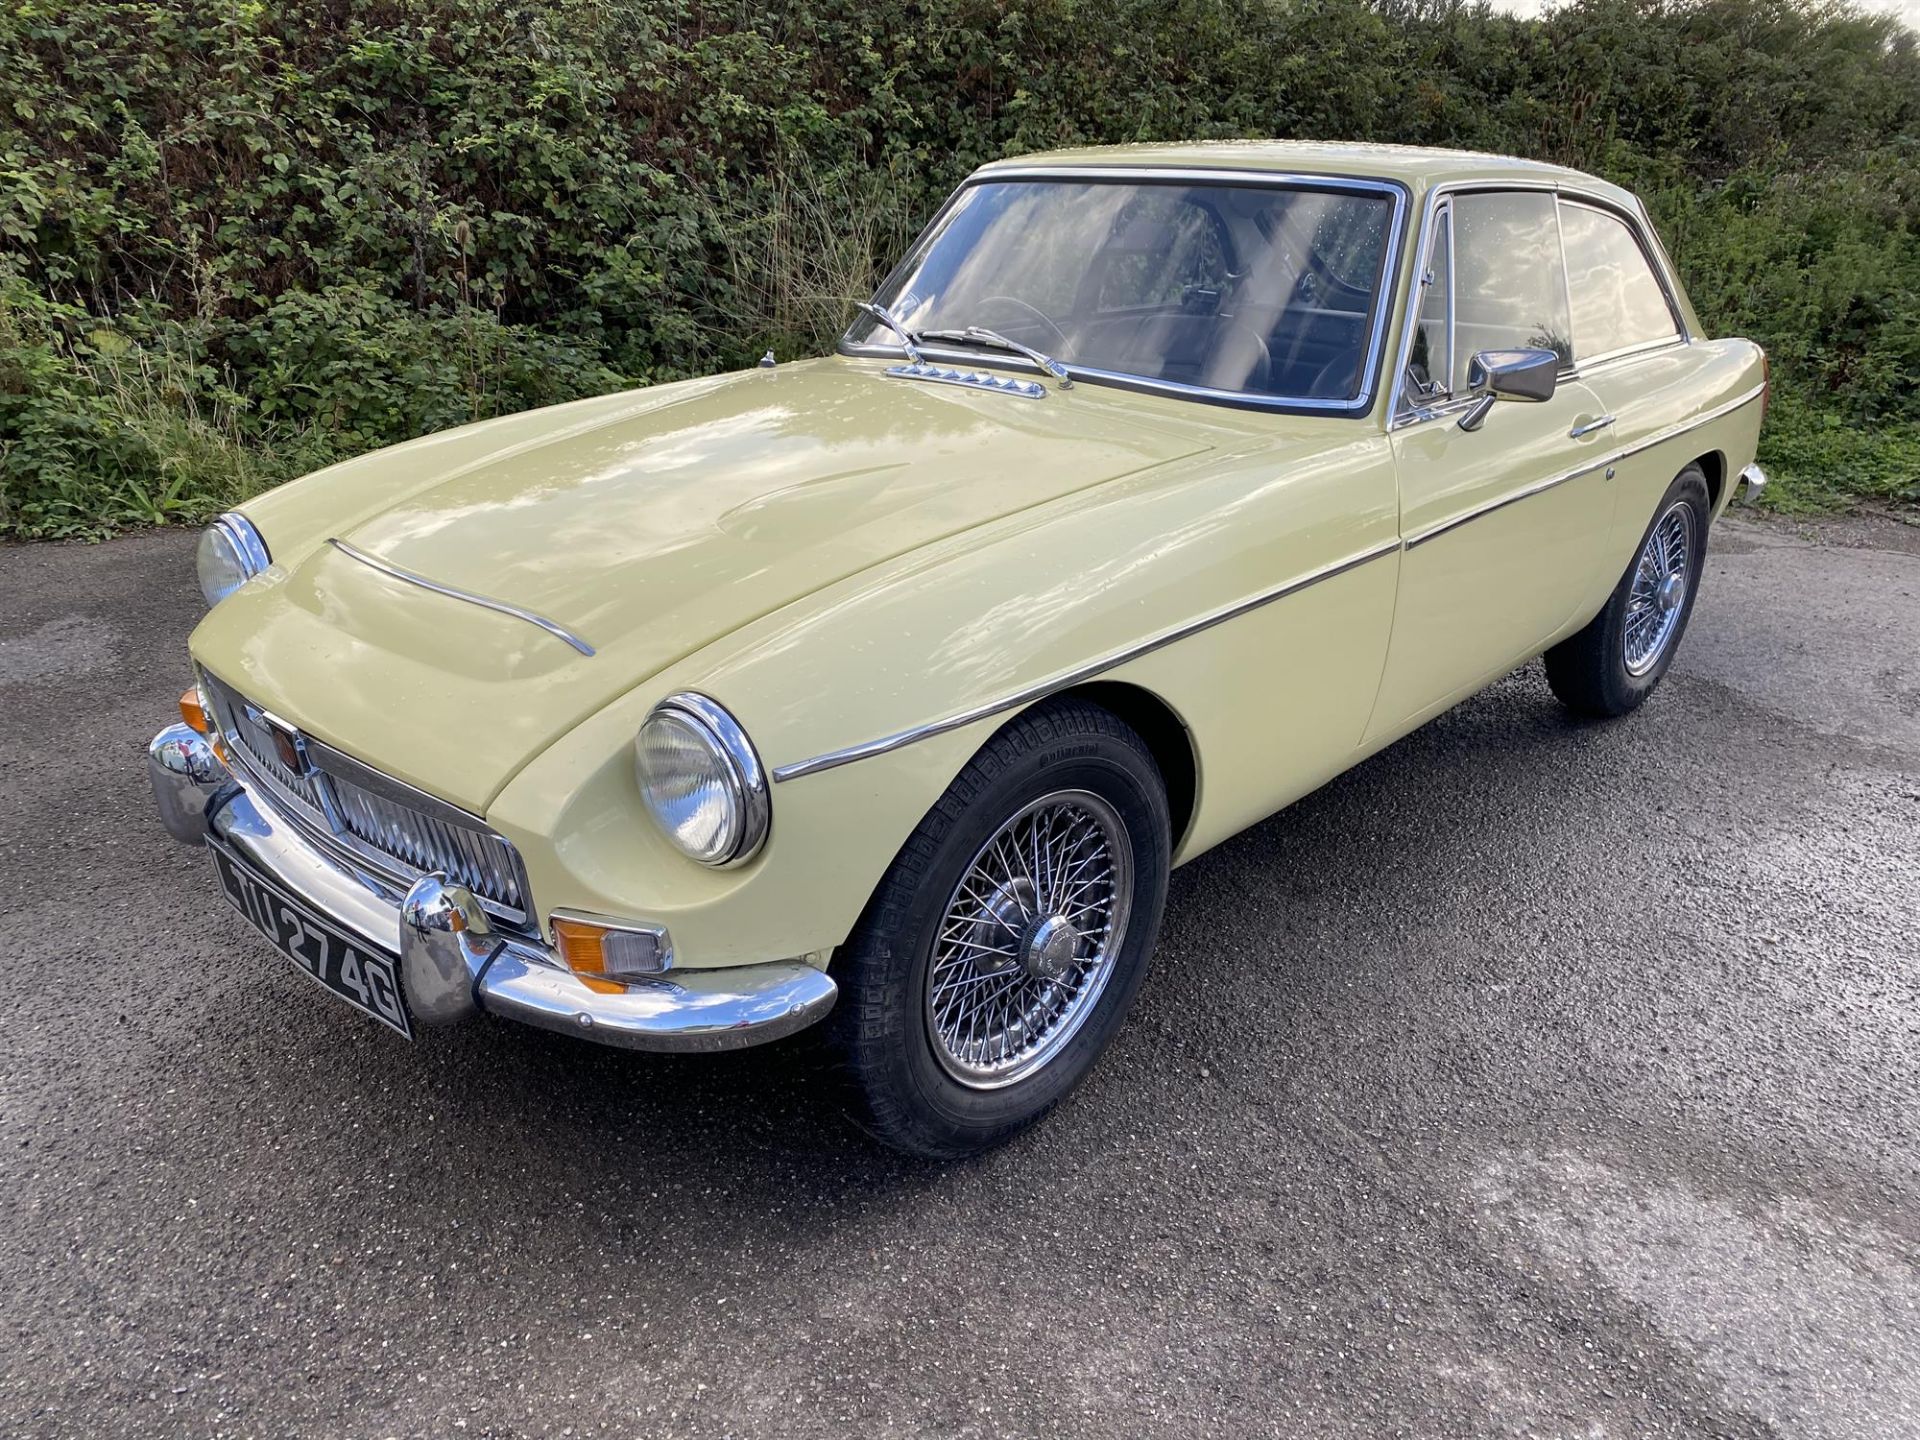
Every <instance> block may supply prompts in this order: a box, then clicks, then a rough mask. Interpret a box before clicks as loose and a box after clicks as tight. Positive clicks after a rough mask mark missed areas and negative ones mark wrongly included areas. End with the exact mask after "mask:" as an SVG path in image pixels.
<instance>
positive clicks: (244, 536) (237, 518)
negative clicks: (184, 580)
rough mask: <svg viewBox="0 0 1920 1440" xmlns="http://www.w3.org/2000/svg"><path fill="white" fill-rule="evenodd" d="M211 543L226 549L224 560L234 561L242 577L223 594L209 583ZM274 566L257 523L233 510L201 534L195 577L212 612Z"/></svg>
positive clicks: (201, 594)
mask: <svg viewBox="0 0 1920 1440" xmlns="http://www.w3.org/2000/svg"><path fill="white" fill-rule="evenodd" d="M208 544H213V545H218V546H224V547H225V551H226V553H225V556H224V557H223V558H224V559H225V560H227V561H230V562H231V564H232V566H233V568H234V570H235V571H237V573H238V575H239V579H238V580H236V581H235V582H234V583H233V584H232V585H230V586H228V587H227V588H226V589H224V590H221V591H219V593H218V594H216V593H214V589H213V587H211V586H209V585H208V583H207V575H206V566H205V564H204V561H205V558H206V553H205V548H204V547H205V546H207V545H208ZM272 563H273V557H272V556H271V555H270V554H268V553H267V542H266V541H265V540H263V539H262V538H261V536H260V532H259V531H258V530H256V529H255V528H254V526H253V522H252V521H251V520H249V519H247V517H246V516H244V515H242V514H240V513H239V512H237V511H233V510H229V511H227V512H226V513H225V514H223V515H219V516H217V517H215V519H214V522H213V523H212V524H211V525H209V526H207V528H206V529H205V531H203V532H202V533H201V536H200V548H199V549H197V550H196V553H195V555H194V570H195V578H196V579H197V580H198V581H199V582H200V596H201V598H202V599H204V600H205V601H206V602H207V608H208V609H212V608H213V607H214V606H215V605H218V604H219V603H220V602H221V601H222V600H224V599H226V598H227V597H228V596H229V595H231V594H233V592H234V591H235V590H238V589H239V588H240V587H241V586H242V585H244V584H246V583H247V581H249V580H251V579H253V577H254V576H256V575H258V574H260V573H261V572H263V571H264V570H265V569H266V568H267V567H268V566H269V565H271V564H272Z"/></svg>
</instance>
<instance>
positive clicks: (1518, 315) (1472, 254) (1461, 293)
mask: <svg viewBox="0 0 1920 1440" xmlns="http://www.w3.org/2000/svg"><path fill="white" fill-rule="evenodd" d="M1451 203H1452V206H1453V252H1454V253H1453V257H1452V258H1453V266H1454V280H1453V285H1454V302H1453V303H1454V347H1453V348H1454V354H1453V377H1452V383H1451V384H1450V385H1449V387H1448V388H1449V389H1450V390H1451V391H1452V392H1453V393H1454V394H1456V395H1464V394H1466V392H1467V366H1468V364H1469V362H1470V361H1471V360H1472V358H1473V356H1474V354H1475V352H1476V351H1480V350H1551V351H1553V352H1554V353H1555V354H1557V355H1559V357H1560V359H1561V362H1562V363H1563V364H1568V365H1571V364H1572V363H1573V343H1572V339H1571V335H1572V328H1573V327H1572V324H1571V321H1570V320H1569V317H1568V315H1567V287H1566V280H1565V272H1564V269H1563V267H1562V265H1561V261H1560V219H1559V215H1558V213H1557V205H1556V202H1555V200H1554V197H1553V195H1552V194H1551V193H1550V192H1548V191H1544V190H1526V191H1507V192H1470V193H1467V194H1462V195H1456V196H1454V197H1453V199H1452V201H1451Z"/></svg>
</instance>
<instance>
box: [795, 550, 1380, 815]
mask: <svg viewBox="0 0 1920 1440" xmlns="http://www.w3.org/2000/svg"><path fill="white" fill-rule="evenodd" d="M1399 550H1400V542H1399V541H1398V540H1388V541H1385V542H1383V543H1382V544H1379V545H1375V546H1373V547H1372V548H1371V549H1368V550H1362V551H1361V552H1360V553H1359V554H1357V555H1349V556H1348V557H1347V558H1346V559H1344V560H1337V561H1335V562H1334V563H1333V564H1331V565H1324V566H1322V567H1321V568H1320V569H1318V570H1310V571H1308V572H1307V573H1306V574H1305V575H1301V576H1299V577H1297V578H1295V579H1293V580H1289V581H1288V582H1287V583H1286V584H1284V585H1280V586H1277V587H1275V588H1274V589H1272V590H1263V591H1261V592H1260V593H1259V594H1256V595H1251V596H1249V597H1248V598H1247V599H1245V600H1238V601H1235V602H1234V603H1233V604H1231V605H1229V606H1227V607H1226V608H1225V609H1222V610H1215V611H1212V612H1211V613H1209V614H1206V615H1202V616H1200V617H1199V618H1198V619H1196V620H1189V621H1188V622H1187V623H1186V624H1184V625H1181V626H1178V627H1177V628H1175V629H1172V630H1167V631H1163V632H1162V633H1160V634H1159V635H1156V636H1154V637H1153V638H1152V639H1151V640H1143V641H1141V642H1140V643H1139V644H1137V645H1130V646H1128V647H1127V648H1126V649H1124V650H1119V651H1116V652H1115V653H1113V654H1111V655H1109V656H1107V657H1106V658H1105V659H1102V660H1095V661H1093V662H1092V663H1091V664H1088V665H1082V666H1080V667H1079V668H1078V669H1076V670H1069V671H1067V672H1066V673H1065V674H1063V675H1056V676H1054V677H1053V678H1052V679H1050V680H1042V681H1040V682H1039V683H1037V684H1034V685H1029V686H1028V687H1027V688H1026V689H1024V690H1019V691H1016V692H1015V693H1013V694H1012V695H1007V696H1004V697H1002V698H1001V699H998V700H991V701H988V702H987V703H986V704H984V705H976V706H974V707H973V708H972V709H970V710H962V711H961V712H959V713H958V714H956V715H949V716H947V717H946V718H945V719H943V720H934V721H931V722H929V723H928V724H925V725H916V726H914V727H913V728H912V729H911V730H901V731H898V732H897V733H895V734H892V735H883V736H881V737H880V738H879V739H878V740H869V741H867V742H866V743H865V744H862V745H849V746H848V747H847V748H846V749H844V750H829V751H828V752H827V753H826V754H824V755H816V756H814V757H813V758H812V759H811V760H796V761H794V762H793V763H792V764H790V765H781V766H778V767H776V768H775V770H774V772H773V778H774V780H775V781H776V782H779V781H783V780H798V779H799V778H800V777H801V776H803V775H813V774H816V773H818V772H819V771H822V770H832V769H835V768H837V767H838V766H841V765H851V764H852V763H853V762H854V761H856V760H865V759H867V758H868V757H869V756H873V755H885V754H887V753H888V752H889V751H892V750H899V749H901V748H903V747H904V746H908V745H911V744H913V743H914V742H915V741H917V740H926V739H930V738H932V737H933V736H935V735H944V734H946V733H947V732H948V731H950V730H960V729H964V728H965V727H966V726H968V725H972V724H974V723H976V722H978V721H981V720H986V719H990V718H991V717H993V716H995V715H1000V714H1004V713H1005V712H1006V711H1008V710H1017V709H1019V708H1020V707H1021V706H1023V705H1031V704H1033V703H1034V702H1035V701H1037V700H1044V699H1046V698H1047V696H1049V695H1054V694H1058V693H1059V692H1060V691H1062V690H1066V689H1069V688H1071V687H1072V686H1075V685H1079V684H1081V683H1083V682H1085V681H1087V680H1091V679H1093V678H1094V677H1095V676H1096V675H1102V674H1104V673H1106V672H1107V671H1109V670H1113V669H1117V668H1118V667H1120V666H1122V665H1125V664H1127V663H1128V662H1129V661H1132V660H1138V659H1139V658H1140V657H1141V656H1143V655H1151V654H1152V653H1153V652H1154V651H1156V650H1163V649H1165V648H1166V647H1167V646H1169V645H1171V644H1173V643H1174V642H1175V641H1178V640H1184V639H1186V638H1187V637H1188V636H1189V635H1197V634H1199V633H1200V632H1201V631H1202V630H1211V629H1212V628H1213V627H1214V626H1216V625H1224V624H1226V622H1227V621H1229V620H1236V619H1238V618H1239V617H1240V616H1242V615H1245V614H1247V613H1248V612H1250V611H1253V610H1258V609H1260V608H1261V607H1262V606H1264V605H1271V604H1272V603H1273V602H1274V601H1276V600H1284V599H1285V598H1286V597H1287V596H1289V595H1295V594H1298V593H1299V592H1300V591H1302V590H1305V589H1307V588H1308V587H1309V586H1312V585H1318V584H1319V583H1320V582H1321V581H1322V580H1331V579H1333V578H1334V576H1336V575H1344V574H1346V573H1347V572H1348V571H1349V570H1357V569H1358V568H1359V567H1360V566H1362V565H1365V564H1368V563H1369V562H1371V561H1374V560H1380V559H1384V558H1385V557H1386V556H1388V555H1394V554H1398V553H1399Z"/></svg>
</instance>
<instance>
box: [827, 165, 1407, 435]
mask: <svg viewBox="0 0 1920 1440" xmlns="http://www.w3.org/2000/svg"><path fill="white" fill-rule="evenodd" d="M1012 180H1038V181H1047V180H1065V181H1076V182H1083V183H1092V184H1102V183H1104V184H1160V185H1166V184H1190V185H1225V186H1236V187H1251V188H1265V189H1274V190H1332V191H1338V192H1343V193H1347V194H1355V195H1378V196H1384V197H1385V198H1386V199H1387V200H1389V201H1390V202H1391V203H1392V205H1393V218H1392V220H1391V222H1390V225H1391V228H1390V229H1389V231H1388V235H1387V249H1386V253H1385V254H1384V255H1383V256H1382V257H1381V264H1380V278H1379V282H1378V288H1377V290H1376V293H1375V295H1374V302H1373V317H1372V321H1371V323H1370V325H1369V327H1368V333H1367V355H1366V363H1365V364H1364V365H1363V366H1362V367H1361V383H1360V391H1359V393H1358V394H1357V395H1354V396H1352V397H1350V398H1348V399H1344V400H1330V399H1314V398H1312V397H1308V396H1284V395H1248V394H1244V393H1242V392H1241V391H1238V390H1215V389H1210V388H1208V387H1207V386H1204V385H1183V384H1181V383H1179V382H1178V381H1173V380H1157V379H1154V378H1153V377H1152V376H1148V375H1132V374H1128V373H1127V372H1125V371H1119V370H1100V369H1095V368H1093V367H1090V366H1085V365H1077V364H1074V363H1073V362H1071V361H1068V362H1066V363H1067V367H1068V370H1069V371H1070V372H1071V374H1072V376H1073V378H1074V379H1075V380H1087V381H1091V382H1093V383H1095V384H1099V385H1107V386H1111V387H1113V388H1114V389H1119V390H1135V391H1139V392H1141V393H1143V394H1153V395H1168V396H1172V397H1174V398H1176V399H1182V400H1198V401H1201V402H1203V403H1205V404H1209V405H1225V406H1229V407H1232V408H1234V409H1241V410H1264V411H1270V412H1277V413H1280V414H1286V415H1332V416H1357V415H1368V414H1371V413H1372V411H1373V408H1374V405H1375V403H1376V402H1377V401H1378V399H1379V398H1380V389H1381V380H1382V376H1383V367H1384V363H1385V352H1386V348H1387V343H1386V342H1387V333H1386V332H1387V327H1388V322H1389V320H1390V318H1391V316H1392V313H1393V305H1394V297H1395V293H1396V290H1397V287H1398V284H1399V276H1400V259H1401V253H1402V246H1403V244H1404V242H1405V240H1406V231H1407V212H1408V209H1409V207H1410V206H1411V204H1412V199H1413V193H1412V191H1411V189H1409V187H1408V186H1407V185H1405V184H1404V183H1403V182H1401V181H1398V180H1388V179H1384V178H1379V177H1368V176H1359V175H1311V174H1300V173H1296V172H1293V171H1283V170H1250V169H1247V168H1244V167H1238V166H1223V167H1220V168H1217V169H1216V168H1212V167H1208V166H1194V165H1180V166H1173V165H1166V166H1156V165H1145V166H1135V165H1127V166H1121V165H1042V166H1027V165H1009V166H1006V167H1005V168H998V169H994V168H989V169H985V170H980V171H976V172H975V173H974V174H972V175H970V176H968V177H967V178H966V179H965V180H963V181H962V182H961V183H960V185H959V186H958V188H956V189H955V190H954V192H953V194H951V195H949V196H948V197H947V199H946V203H945V204H943V205H942V206H941V207H940V209H939V210H938V211H937V212H936V213H935V214H934V217H933V219H931V220H930V221H928V222H927V227H926V229H925V230H923V231H922V232H921V233H920V236H919V238H918V239H917V240H915V241H914V243H913V245H912V246H911V247H910V248H909V249H908V251H907V253H906V255H905V256H904V257H903V258H902V259H901V261H900V263H899V264H898V265H896V266H894V267H893V269H892V270H891V271H890V272H888V274H887V278H886V279H884V280H883V281H881V282H880V286H879V289H878V290H876V291H875V293H876V294H881V295H884V294H886V293H887V292H888V291H889V290H890V289H892V288H893V286H894V285H895V283H896V282H897V281H899V280H900V279H901V278H902V277H903V276H904V275H905V274H906V273H907V272H908V271H910V270H911V269H912V268H913V267H914V266H915V265H917V264H918V263H919V262H920V260H921V258H922V257H923V256H924V255H925V254H926V251H927V248H928V246H929V245H931V244H932V242H933V238H934V237H935V236H936V235H938V234H939V233H940V231H941V228H942V227H943V226H944V225H945V224H946V220H947V216H948V214H949V213H950V212H951V211H952V210H953V207H954V206H955V205H956V204H958V203H959V200H960V197H961V196H962V195H964V194H965V193H966V192H967V191H968V190H970V189H972V188H973V187H974V186H976V185H984V184H999V183H1002V182H1005V181H1012ZM854 323H855V324H858V323H860V322H859V321H855V322H854ZM851 329H852V327H851V326H850V327H849V328H848V333H850V332H851ZM835 349H836V352H837V353H838V354H841V355H847V356H852V357H855V358H863V359H896V358H898V357H900V356H902V355H904V354H905V353H906V352H905V350H904V349H903V348H902V347H901V346H899V345H876V344H856V343H854V342H853V341H852V340H850V339H848V338H847V333H843V334H842V335H841V337H840V343H839V344H838V345H837V346H836V347H835ZM919 349H920V353H921V354H922V355H924V356H926V357H927V358H929V359H935V358H937V359H941V360H945V361H949V362H957V363H959V364H963V365H972V366H974V367H976V368H979V369H986V368H1005V369H1012V370H1019V371H1023V372H1024V371H1029V370H1030V371H1032V372H1033V373H1035V374H1041V373H1044V372H1042V371H1041V370H1040V368H1039V367H1038V366H1037V365H1034V364H1032V363H1031V362H1030V361H1027V360H1024V359H1021V358H1019V357H1017V356H1012V355H998V354H986V353H983V352H981V351H979V350H957V349H952V348H948V347H943V346H940V345H927V344H922V345H921V346H920V347H919Z"/></svg>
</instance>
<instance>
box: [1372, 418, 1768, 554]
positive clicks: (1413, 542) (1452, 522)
mask: <svg viewBox="0 0 1920 1440" xmlns="http://www.w3.org/2000/svg"><path fill="white" fill-rule="evenodd" d="M1765 389H1766V386H1764V385H1756V386H1754V387H1753V389H1751V390H1749V391H1748V392H1747V393H1746V394H1744V395H1741V396H1738V397H1736V398H1735V399H1732V400H1729V401H1727V402H1726V403H1725V404H1724V405H1717V406H1715V407H1714V408H1713V409H1711V410H1709V411H1707V413H1706V414H1704V415H1696V416H1694V418H1693V419H1691V420H1687V421H1683V422H1682V423H1680V424H1678V425H1669V426H1668V427H1667V428H1666V429H1665V430H1662V431H1660V432H1659V433H1657V434H1654V435H1649V436H1648V437H1647V438H1646V439H1644V440H1640V441H1636V442H1635V443H1634V444H1632V445H1629V446H1627V447H1626V448H1625V449H1624V450H1615V451H1612V452H1611V453H1609V454H1606V455H1602V456H1600V457H1599V458H1598V459H1595V460H1589V461H1587V462H1586V463H1584V464H1582V465H1579V466H1576V467H1575V468H1574V469H1572V470H1563V471H1561V472H1560V473H1559V474H1558V475H1550V476H1548V477H1547V478H1546V479H1545V480H1541V481H1537V482H1535V483H1534V484H1532V485H1528V486H1525V487H1524V488H1522V489H1519V490H1515V491H1513V492H1512V493H1511V494H1508V495H1502V496H1501V497H1500V498H1499V499H1497V500H1489V501H1488V502H1487V503H1486V504H1484V505H1481V506H1479V507H1478V508H1476V509H1473V510H1468V511H1465V512H1464V513H1462V514H1459V515H1455V516H1452V517H1451V518H1449V519H1446V520H1442V521H1440V522H1439V523H1438V524H1437V525H1429V526H1428V527H1427V528H1426V529H1425V530H1420V531H1416V532H1415V533H1414V534H1412V535H1409V536H1408V537H1407V542H1406V543H1407V549H1409V550H1412V549H1414V548H1416V547H1417V546H1421V545H1424V544H1426V543H1427V542H1428V541H1429V540H1437V539H1439V538H1440V537H1441V536H1442V535H1445V534H1446V533H1447V532H1448V531H1449V530H1457V529H1459V528H1460V527H1461V526H1462V525H1466V524H1469V523H1470V522H1472V521H1475V520H1478V519H1481V518H1482V517H1483V516H1487V515H1491V514H1493V512H1494V511H1496V510H1504V509H1506V508H1507V506H1509V505H1513V504H1517V503H1518V502H1519V501H1522V500H1531V499H1532V498H1533V497H1534V496H1536V495H1544V494H1545V493H1546V492H1547V491H1549V490H1551V489H1553V488H1554V487H1555V486H1558V485H1564V484H1566V483H1567V482H1568V481H1569V480H1577V479H1579V478H1580V477H1581V476H1582V475H1591V474H1592V473H1593V472H1594V471H1596V470H1601V469H1605V468H1606V467H1607V466H1609V465H1617V464H1619V463H1620V462H1621V461H1622V460H1625V459H1626V458H1627V457H1628V456H1631V455H1638V454H1639V453H1640V452H1641V451H1643V450H1651V449H1652V448H1653V447H1654V446H1656V445H1664V444H1666V442H1667V441H1669V440H1675V439H1678V438H1679V437H1680V436H1682V435H1684V434H1686V433H1687V432H1688V431H1689V430H1698V429H1699V428H1700V427H1701V426H1702V425H1710V424H1712V423H1713V422H1714V421H1715V420H1719V419H1721V418H1722V417H1724V416H1727V415H1731V414H1732V413H1733V412H1734V411H1736V410H1738V409H1741V408H1742V407H1743V406H1747V405H1751V404H1752V403H1753V402H1754V401H1756V400H1758V399H1759V398H1760V396H1761V393H1762V392H1763V391H1764V390H1765Z"/></svg>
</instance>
